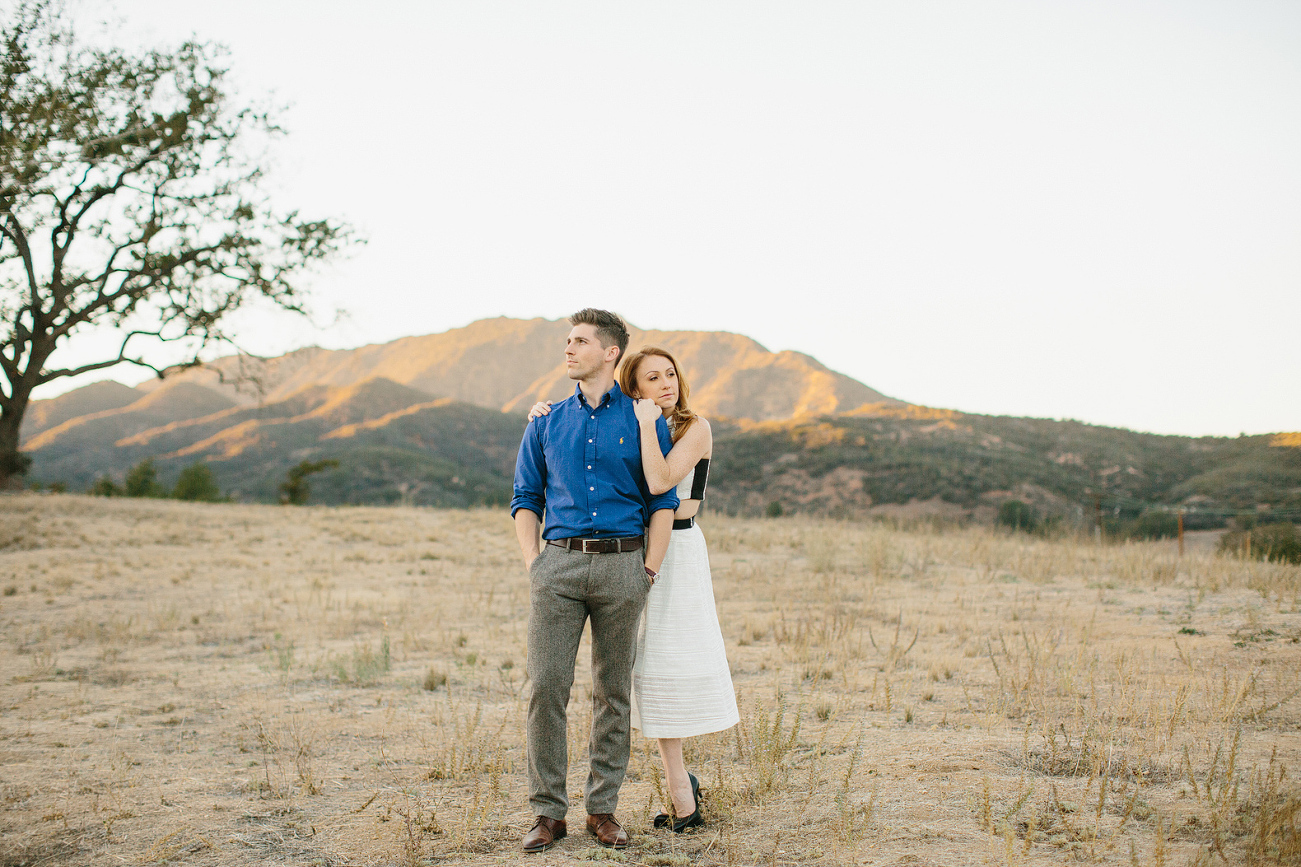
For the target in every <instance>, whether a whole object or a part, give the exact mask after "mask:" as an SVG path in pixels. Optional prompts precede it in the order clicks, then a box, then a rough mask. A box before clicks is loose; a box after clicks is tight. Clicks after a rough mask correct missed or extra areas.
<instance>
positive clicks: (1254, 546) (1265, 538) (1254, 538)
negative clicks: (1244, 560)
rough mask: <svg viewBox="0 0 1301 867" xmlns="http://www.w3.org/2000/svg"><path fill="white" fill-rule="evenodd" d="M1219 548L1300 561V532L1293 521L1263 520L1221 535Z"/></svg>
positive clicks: (1282, 561)
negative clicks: (1255, 525)
mask: <svg viewBox="0 0 1301 867" xmlns="http://www.w3.org/2000/svg"><path fill="white" fill-rule="evenodd" d="M1219 551H1220V553H1222V554H1235V555H1237V556H1239V557H1252V558H1254V559H1256V560H1271V561H1276V562H1280V563H1301V536H1299V535H1298V534H1297V531H1296V527H1295V526H1294V525H1292V524H1263V525H1261V526H1259V527H1252V528H1250V529H1245V530H1230V531H1229V532H1227V533H1225V534H1224V535H1223V536H1221V537H1220V546H1219Z"/></svg>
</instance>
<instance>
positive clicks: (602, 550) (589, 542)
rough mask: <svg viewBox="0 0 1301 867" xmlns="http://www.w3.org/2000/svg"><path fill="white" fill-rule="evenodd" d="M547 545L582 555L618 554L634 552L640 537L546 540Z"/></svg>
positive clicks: (640, 539)
mask: <svg viewBox="0 0 1301 867" xmlns="http://www.w3.org/2000/svg"><path fill="white" fill-rule="evenodd" d="M547 544H548V545H555V546H556V547H557V548H568V549H569V550H571V551H582V552H583V553H584V554H618V553H620V552H622V551H636V550H637V549H638V548H640V547H641V546H642V537H641V536H626V537H624V538H622V539H548V540H547Z"/></svg>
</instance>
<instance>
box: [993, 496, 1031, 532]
mask: <svg viewBox="0 0 1301 867" xmlns="http://www.w3.org/2000/svg"><path fill="white" fill-rule="evenodd" d="M996 520H997V522H998V524H999V525H1000V526H1003V527H1007V528H1009V529H1011V530H1023V531H1025V532H1027V533H1033V532H1034V531H1035V530H1037V529H1038V528H1039V513H1038V512H1036V511H1035V509H1034V507H1033V506H1031V505H1030V504H1029V503H1025V502H1022V501H1021V500H1004V501H1003V504H1002V505H1000V506H999V507H998V518H997V519H996Z"/></svg>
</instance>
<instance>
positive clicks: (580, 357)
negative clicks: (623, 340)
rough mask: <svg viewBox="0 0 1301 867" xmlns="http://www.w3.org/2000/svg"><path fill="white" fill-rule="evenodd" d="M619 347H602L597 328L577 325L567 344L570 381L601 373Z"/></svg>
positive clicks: (566, 368) (566, 356)
mask: <svg viewBox="0 0 1301 867" xmlns="http://www.w3.org/2000/svg"><path fill="white" fill-rule="evenodd" d="M618 351H619V350H618V347H617V346H613V345H612V346H602V345H601V340H600V338H599V337H597V336H596V326H595V325H588V324H586V323H584V324H582V325H575V326H574V328H573V330H572V331H570V332H569V341H568V342H567V343H565V372H566V373H568V374H569V378H570V379H577V380H584V379H587V378H588V377H589V376H591V375H592V374H594V373H599V372H600V371H601V368H602V367H603V366H604V365H605V362H606V360H607V358H610V357H612V356H613V355H614V354H615V353H617V352H618Z"/></svg>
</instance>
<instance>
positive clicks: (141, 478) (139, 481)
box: [122, 458, 167, 497]
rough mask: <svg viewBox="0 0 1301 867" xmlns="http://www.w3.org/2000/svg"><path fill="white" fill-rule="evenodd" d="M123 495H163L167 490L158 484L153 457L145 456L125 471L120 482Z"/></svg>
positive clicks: (156, 469) (165, 494)
mask: <svg viewBox="0 0 1301 867" xmlns="http://www.w3.org/2000/svg"><path fill="white" fill-rule="evenodd" d="M122 496H124V497H165V496H167V491H166V490H164V489H163V486H162V485H160V484H158V468H157V467H155V466H154V459H153V458H145V459H144V460H143V461H141V462H140V463H138V464H136V465H135V466H134V467H132V468H131V469H130V470H128V471H127V474H126V479H124V480H123V483H122Z"/></svg>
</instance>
